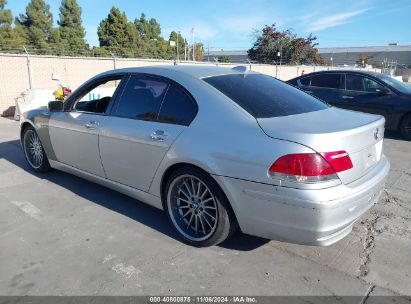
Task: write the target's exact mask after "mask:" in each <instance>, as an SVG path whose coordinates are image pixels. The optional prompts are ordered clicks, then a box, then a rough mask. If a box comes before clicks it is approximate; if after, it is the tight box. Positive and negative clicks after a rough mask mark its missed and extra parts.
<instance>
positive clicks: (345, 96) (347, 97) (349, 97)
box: [342, 95, 354, 99]
mask: <svg viewBox="0 0 411 304" xmlns="http://www.w3.org/2000/svg"><path fill="white" fill-rule="evenodd" d="M342 98H344V99H353V98H354V97H352V96H347V95H343V97H342Z"/></svg>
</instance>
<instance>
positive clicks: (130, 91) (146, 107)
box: [115, 76, 168, 120]
mask: <svg viewBox="0 0 411 304" xmlns="http://www.w3.org/2000/svg"><path fill="white" fill-rule="evenodd" d="M167 86H168V83H167V82H165V81H162V80H159V79H157V78H152V77H144V76H131V77H130V79H129V81H128V82H127V84H126V86H125V88H124V91H123V94H122V95H121V98H120V101H119V103H118V105H117V108H116V110H115V115H119V116H123V117H130V118H138V119H143V120H156V119H157V115H158V111H159V109H160V105H161V102H162V100H163V98H164V94H165V92H166V89H167Z"/></svg>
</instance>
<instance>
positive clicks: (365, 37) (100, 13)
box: [7, 0, 411, 50]
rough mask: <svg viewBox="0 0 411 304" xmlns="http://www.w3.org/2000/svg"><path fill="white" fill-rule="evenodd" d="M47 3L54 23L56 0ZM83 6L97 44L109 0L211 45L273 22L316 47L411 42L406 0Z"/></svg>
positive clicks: (87, 2)
mask: <svg viewBox="0 0 411 304" xmlns="http://www.w3.org/2000/svg"><path fill="white" fill-rule="evenodd" d="M45 1H46V2H47V3H48V4H50V7H51V11H52V13H53V19H54V23H55V24H56V23H57V19H58V15H59V6H60V0H45ZM77 1H78V3H79V5H80V6H81V7H82V19H83V26H84V28H85V29H86V40H87V41H88V43H89V44H90V45H96V46H98V37H97V27H98V24H99V23H100V21H101V20H102V19H103V18H105V17H106V16H107V14H108V12H109V10H110V8H111V7H112V6H113V5H114V6H116V7H118V8H120V10H122V11H124V12H125V13H126V15H127V18H128V19H129V20H131V21H132V20H134V19H135V18H138V17H139V16H140V14H141V13H142V12H144V13H145V15H146V16H147V18H152V17H153V18H156V19H157V21H158V22H159V23H160V25H161V29H162V36H163V37H164V38H166V39H168V36H169V34H170V32H171V31H172V30H176V31H181V34H182V35H183V36H185V37H186V38H187V39H188V40H190V41H191V40H192V35H191V34H190V30H191V29H192V28H194V40H195V41H196V42H202V43H204V45H205V46H206V47H210V48H211V49H213V48H215V49H224V50H246V49H249V48H250V47H251V46H252V43H253V41H254V37H255V36H254V34H255V31H256V30H260V29H261V28H262V27H263V26H264V25H266V24H272V23H274V22H275V23H276V24H277V27H278V28H279V29H280V30H285V29H288V28H291V29H293V31H294V32H295V33H296V34H297V35H299V36H302V37H306V36H308V35H309V34H310V33H313V34H314V35H315V36H316V37H317V38H318V39H317V42H318V43H319V45H318V47H346V46H369V45H387V44H388V43H393V42H396V43H398V44H399V45H411V22H410V20H411V19H410V17H411V1H410V0H389V1H386V0H351V1H345V0H338V1H336V0H334V1H333V0H328V1H326V0H287V1H280V0H201V1H200V0H190V1H187V0H116V1H114V0H99V1H96V0H77ZM28 2H29V0H9V1H8V4H7V8H9V9H11V10H12V12H13V15H14V16H16V15H18V14H20V13H24V12H25V7H26V5H27V3H28Z"/></svg>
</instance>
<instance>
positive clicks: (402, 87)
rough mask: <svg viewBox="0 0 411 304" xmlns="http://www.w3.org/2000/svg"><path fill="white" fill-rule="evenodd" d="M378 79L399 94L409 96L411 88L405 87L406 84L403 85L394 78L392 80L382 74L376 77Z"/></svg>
mask: <svg viewBox="0 0 411 304" xmlns="http://www.w3.org/2000/svg"><path fill="white" fill-rule="evenodd" d="M378 78H379V79H381V80H382V81H384V82H385V83H386V84H388V85H389V86H392V87H393V88H394V89H396V90H398V91H400V92H401V93H404V94H411V86H409V85H407V84H405V83H403V82H401V81H398V80H397V79H395V78H392V77H390V76H387V75H384V74H381V75H378Z"/></svg>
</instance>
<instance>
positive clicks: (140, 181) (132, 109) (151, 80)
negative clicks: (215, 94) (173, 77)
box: [100, 75, 197, 191]
mask: <svg viewBox="0 0 411 304" xmlns="http://www.w3.org/2000/svg"><path fill="white" fill-rule="evenodd" d="M196 112H197V108H196V104H195V102H194V100H193V99H192V98H191V96H190V95H189V94H188V93H187V92H186V91H185V90H184V89H183V88H181V87H180V86H179V85H177V84H175V83H173V82H171V81H169V80H167V79H164V78H160V77H156V76H152V75H132V76H130V78H129V79H128V82H127V84H126V85H125V86H124V90H123V92H122V94H121V96H120V98H119V99H117V101H116V104H115V105H114V107H113V109H112V112H111V114H110V116H109V117H108V118H107V120H106V121H105V123H104V126H103V128H102V130H101V135H100V155H101V159H102V163H103V166H104V170H105V172H106V175H107V178H108V179H110V180H113V181H116V182H119V183H121V184H124V185H128V186H130V187H133V188H136V189H140V190H143V191H148V189H149V187H150V184H151V181H152V179H153V177H154V174H155V172H156V170H157V168H158V166H159V164H160V162H161V160H162V159H163V157H164V155H165V153H166V152H167V150H168V149H169V148H170V146H171V145H172V143H173V142H174V141H175V140H176V138H177V137H178V136H179V135H180V134H181V132H183V131H184V129H185V128H187V126H188V125H189V124H190V122H191V121H192V119H193V118H194V116H195V114H196Z"/></svg>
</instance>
